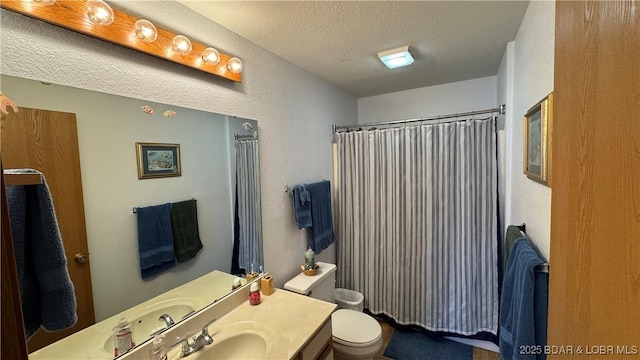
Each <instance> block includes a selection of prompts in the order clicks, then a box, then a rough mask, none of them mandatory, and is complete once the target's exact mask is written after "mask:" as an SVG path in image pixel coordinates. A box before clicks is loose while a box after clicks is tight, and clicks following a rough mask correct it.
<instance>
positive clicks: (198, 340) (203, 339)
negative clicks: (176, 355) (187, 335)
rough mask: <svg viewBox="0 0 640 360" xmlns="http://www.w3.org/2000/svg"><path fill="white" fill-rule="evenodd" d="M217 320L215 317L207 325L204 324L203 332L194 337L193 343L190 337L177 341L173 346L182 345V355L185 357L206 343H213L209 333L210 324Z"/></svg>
mask: <svg viewBox="0 0 640 360" xmlns="http://www.w3.org/2000/svg"><path fill="white" fill-rule="evenodd" d="M215 321H216V319H213V320H211V321H209V322H208V323H207V324H206V325H205V326H203V327H202V332H200V335H198V336H194V337H193V339H192V340H193V342H192V343H190V342H189V339H182V340H180V341H178V342H177V343H175V344H173V345H171V347H174V346H177V345H182V348H181V349H180V357H181V358H183V357H187V356H189V355H191V354H193V353H195V352H196V351H198V350H200V349H202V348H203V347H205V345H211V344H213V338H212V337H211V335H209V325H211V324H213V323H214V322H215Z"/></svg>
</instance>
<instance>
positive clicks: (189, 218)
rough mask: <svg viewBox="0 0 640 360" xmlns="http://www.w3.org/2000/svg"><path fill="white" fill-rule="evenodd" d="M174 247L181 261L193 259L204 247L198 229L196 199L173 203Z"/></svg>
mask: <svg viewBox="0 0 640 360" xmlns="http://www.w3.org/2000/svg"><path fill="white" fill-rule="evenodd" d="M171 228H172V229H173V249H174V251H175V254H176V258H177V259H178V262H179V263H183V262H185V261H187V260H191V259H193V258H194V257H196V254H197V253H198V251H200V249H202V242H201V241H200V232H199V231H198V209H197V207H196V200H187V201H180V202H177V203H173V205H172V206H171Z"/></svg>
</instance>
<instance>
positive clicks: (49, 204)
mask: <svg viewBox="0 0 640 360" xmlns="http://www.w3.org/2000/svg"><path fill="white" fill-rule="evenodd" d="M7 202H8V207H9V216H10V217H11V231H12V234H11V235H12V237H13V246H14V251H15V257H16V267H17V272H18V281H19V283H20V297H21V301H22V314H23V316H24V325H25V331H26V335H27V338H29V337H31V336H32V335H33V334H34V333H35V332H36V331H38V329H40V327H41V326H42V328H44V329H45V330H46V331H57V330H62V329H66V328H69V327H71V326H73V325H74V324H75V323H76V321H78V315H77V312H76V295H75V291H74V288H73V283H72V282H71V278H70V277H69V272H68V270H67V258H66V256H65V252H64V245H63V243H62V236H61V235H60V229H59V227H58V220H57V217H56V213H55V209H54V206H53V201H52V199H51V193H50V192H49V187H48V186H47V183H46V181H43V183H42V184H40V185H27V186H9V187H7Z"/></svg>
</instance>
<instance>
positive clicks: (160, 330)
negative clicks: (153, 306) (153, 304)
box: [149, 314, 175, 337]
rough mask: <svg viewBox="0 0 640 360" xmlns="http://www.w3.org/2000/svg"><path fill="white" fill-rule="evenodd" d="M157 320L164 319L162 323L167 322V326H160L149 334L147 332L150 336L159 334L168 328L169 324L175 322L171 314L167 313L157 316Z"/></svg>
mask: <svg viewBox="0 0 640 360" xmlns="http://www.w3.org/2000/svg"><path fill="white" fill-rule="evenodd" d="M158 321H164V323H165V324H167V327H166V328H161V329H158V330H156V331H154V332H152V333H151V334H149V336H150V337H154V336H156V335H158V334H160V333H161V332H163V331H165V330H167V329H168V328H170V327H171V326H173V325H174V324H175V322H174V321H173V319H172V318H171V315H169V314H162V315H160V317H159V318H158Z"/></svg>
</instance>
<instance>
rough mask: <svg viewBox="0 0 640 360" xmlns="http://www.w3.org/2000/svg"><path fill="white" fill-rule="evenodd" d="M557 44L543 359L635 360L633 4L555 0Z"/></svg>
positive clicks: (638, 226) (638, 352) (639, 47)
mask: <svg viewBox="0 0 640 360" xmlns="http://www.w3.org/2000/svg"><path fill="white" fill-rule="evenodd" d="M555 36H556V39H555V80H554V81H555V84H554V87H555V90H554V115H553V116H554V119H553V131H554V133H553V180H552V189H553V194H552V201H551V203H552V205H551V255H550V261H551V268H550V271H549V276H550V283H549V322H548V343H549V345H556V346H565V347H566V346H572V347H573V348H572V349H571V353H566V354H563V355H555V356H550V357H549V358H550V359H563V360H564V359H640V4H639V3H638V2H637V1H558V2H556V31H555ZM578 346H580V348H578ZM565 350H566V349H565Z"/></svg>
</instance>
